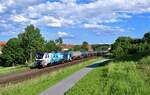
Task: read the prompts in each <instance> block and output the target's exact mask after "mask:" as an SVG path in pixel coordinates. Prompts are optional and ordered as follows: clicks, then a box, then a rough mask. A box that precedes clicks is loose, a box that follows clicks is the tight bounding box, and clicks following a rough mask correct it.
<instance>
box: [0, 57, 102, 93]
mask: <svg viewBox="0 0 150 95" xmlns="http://www.w3.org/2000/svg"><path fill="white" fill-rule="evenodd" d="M100 59H102V58H96V59H92V60H90V61H86V62H83V63H81V64H77V65H74V66H71V67H67V68H65V69H60V70H58V71H55V72H53V73H51V74H47V75H43V76H40V77H37V78H34V79H31V80H27V81H24V82H21V83H18V84H15V85H14V84H9V85H8V86H6V87H0V95H38V94H39V93H40V92H42V91H43V90H44V89H46V88H48V87H50V86H52V85H54V84H56V83H57V82H59V81H61V80H62V79H64V78H65V77H67V76H69V75H71V74H73V73H74V72H76V71H78V70H80V69H81V68H83V67H85V66H87V65H90V64H92V63H94V62H96V61H98V60H100Z"/></svg>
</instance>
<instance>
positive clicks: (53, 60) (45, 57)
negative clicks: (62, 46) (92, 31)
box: [35, 51, 99, 68]
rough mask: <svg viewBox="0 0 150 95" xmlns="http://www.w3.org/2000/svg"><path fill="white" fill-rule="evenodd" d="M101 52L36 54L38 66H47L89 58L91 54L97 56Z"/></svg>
mask: <svg viewBox="0 0 150 95" xmlns="http://www.w3.org/2000/svg"><path fill="white" fill-rule="evenodd" d="M97 55H99V52H80V51H74V52H73V51H69V52H45V53H37V54H36V64H35V65H36V67H40V68H41V67H46V66H48V65H55V64H60V63H64V62H71V61H72V60H77V59H81V58H87V57H91V56H97Z"/></svg>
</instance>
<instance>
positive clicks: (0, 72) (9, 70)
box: [0, 65, 30, 76]
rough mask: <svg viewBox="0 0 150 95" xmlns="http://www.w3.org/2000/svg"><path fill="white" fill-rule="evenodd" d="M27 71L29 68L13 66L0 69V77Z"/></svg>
mask: <svg viewBox="0 0 150 95" xmlns="http://www.w3.org/2000/svg"><path fill="white" fill-rule="evenodd" d="M28 69H30V68H29V67H28V66H25V65H19V66H13V67H0V76H1V75H5V74H9V73H15V72H20V71H24V70H28Z"/></svg>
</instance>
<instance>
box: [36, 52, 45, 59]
mask: <svg viewBox="0 0 150 95" xmlns="http://www.w3.org/2000/svg"><path fill="white" fill-rule="evenodd" d="M43 55H44V53H37V54H36V59H42V58H43Z"/></svg>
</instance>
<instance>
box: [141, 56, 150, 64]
mask: <svg viewBox="0 0 150 95" xmlns="http://www.w3.org/2000/svg"><path fill="white" fill-rule="evenodd" d="M139 63H140V64H150V56H147V57H144V58H142V59H141V60H140V61H139Z"/></svg>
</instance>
